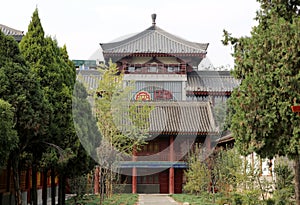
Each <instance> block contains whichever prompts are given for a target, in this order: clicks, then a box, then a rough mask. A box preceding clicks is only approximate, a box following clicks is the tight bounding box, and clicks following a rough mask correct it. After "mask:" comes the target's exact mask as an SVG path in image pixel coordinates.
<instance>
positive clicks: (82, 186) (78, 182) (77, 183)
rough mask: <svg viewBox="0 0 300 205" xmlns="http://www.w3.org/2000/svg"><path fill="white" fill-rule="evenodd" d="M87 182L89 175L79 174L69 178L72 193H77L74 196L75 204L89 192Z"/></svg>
mask: <svg viewBox="0 0 300 205" xmlns="http://www.w3.org/2000/svg"><path fill="white" fill-rule="evenodd" d="M87 182H88V179H87V175H82V176H77V177H73V178H71V179H69V185H70V192H71V193H72V194H76V196H74V197H73V199H74V202H75V204H76V203H77V201H78V200H80V199H82V198H83V196H84V195H85V194H86V193H87V185H88V183H87Z"/></svg>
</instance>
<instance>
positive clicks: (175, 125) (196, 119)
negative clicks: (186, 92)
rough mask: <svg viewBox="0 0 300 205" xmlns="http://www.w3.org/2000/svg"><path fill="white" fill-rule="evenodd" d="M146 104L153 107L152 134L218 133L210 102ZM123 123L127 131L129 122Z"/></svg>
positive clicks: (151, 117) (151, 114)
mask: <svg viewBox="0 0 300 205" xmlns="http://www.w3.org/2000/svg"><path fill="white" fill-rule="evenodd" d="M144 103H145V104H146V105H148V106H151V107H152V111H151V113H150V117H149V122H150V126H149V132H150V133H155V134H215V133H218V130H217V127H216V125H215V121H214V118H213V114H212V110H211V105H210V103H209V102H143V103H142V104H144ZM122 116H123V115H122ZM124 116H126V114H125V113H124ZM122 122H123V123H122V128H121V129H122V130H123V131H126V128H127V127H129V125H128V123H129V121H128V120H124V119H123V120H122Z"/></svg>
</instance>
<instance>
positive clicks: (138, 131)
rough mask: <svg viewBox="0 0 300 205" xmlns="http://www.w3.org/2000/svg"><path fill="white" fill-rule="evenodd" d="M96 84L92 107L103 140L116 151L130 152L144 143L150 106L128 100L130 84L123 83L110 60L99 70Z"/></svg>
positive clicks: (126, 153)
mask: <svg viewBox="0 0 300 205" xmlns="http://www.w3.org/2000/svg"><path fill="white" fill-rule="evenodd" d="M102 72H103V74H102V78H101V80H100V82H99V86H98V95H99V94H100V95H101V97H99V96H97V98H96V110H97V118H98V127H99V129H100V132H101V134H102V136H103V138H104V139H105V140H107V141H108V142H109V143H110V144H111V145H112V147H114V148H116V149H117V150H118V151H119V152H120V153H122V154H125V155H131V154H132V151H133V149H134V148H135V149H136V150H138V149H139V148H140V147H141V146H142V145H143V144H145V138H146V137H147V136H148V131H149V113H150V111H151V109H152V107H151V106H147V105H146V104H144V103H142V102H131V96H130V94H131V91H132V90H133V87H132V86H130V85H129V86H126V87H123V74H120V73H119V70H118V68H117V66H116V64H112V63H110V66H109V68H108V69H106V70H103V71H102Z"/></svg>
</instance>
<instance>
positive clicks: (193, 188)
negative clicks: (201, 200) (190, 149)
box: [184, 148, 211, 195]
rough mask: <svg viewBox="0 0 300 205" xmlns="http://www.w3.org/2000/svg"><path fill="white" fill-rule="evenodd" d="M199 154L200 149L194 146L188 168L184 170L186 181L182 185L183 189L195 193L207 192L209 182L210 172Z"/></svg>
mask: <svg viewBox="0 0 300 205" xmlns="http://www.w3.org/2000/svg"><path fill="white" fill-rule="evenodd" d="M201 154H202V153H201V150H200V149H198V148H196V150H195V152H194V153H192V154H191V156H190V158H189V168H188V170H187V171H185V176H186V178H187V182H186V184H185V186H184V191H186V192H188V193H195V194H197V195H198V194H200V193H202V192H207V191H208V186H209V184H210V182H211V177H210V176H211V172H210V170H209V169H208V165H207V164H206V163H205V161H204V160H203V159H202V158H201V157H200V156H201Z"/></svg>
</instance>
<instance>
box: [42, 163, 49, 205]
mask: <svg viewBox="0 0 300 205" xmlns="http://www.w3.org/2000/svg"><path fill="white" fill-rule="evenodd" d="M47 174H48V169H45V170H43V189H42V199H43V205H47V189H48V183H47V178H48V177H47Z"/></svg>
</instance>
